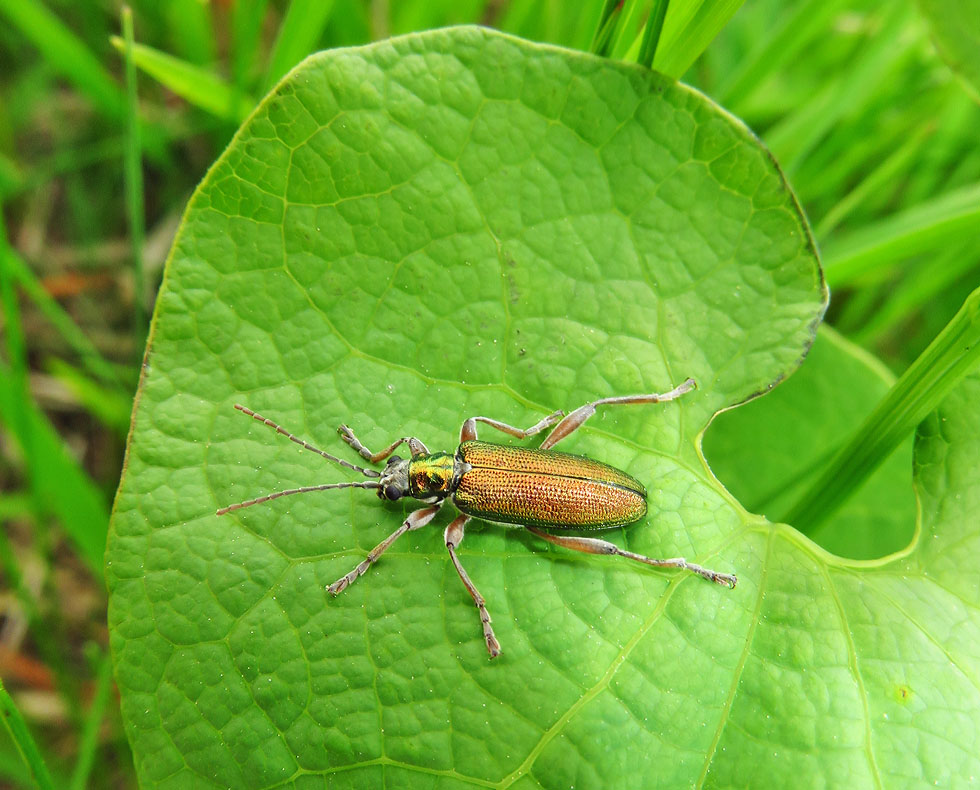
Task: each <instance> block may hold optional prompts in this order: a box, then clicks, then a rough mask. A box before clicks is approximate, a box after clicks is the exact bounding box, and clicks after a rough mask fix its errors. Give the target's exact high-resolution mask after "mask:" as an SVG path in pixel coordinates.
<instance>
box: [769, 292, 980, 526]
mask: <svg viewBox="0 0 980 790" xmlns="http://www.w3.org/2000/svg"><path fill="white" fill-rule="evenodd" d="M978 359H980V288H978V289H977V290H975V291H974V292H973V293H971V294H970V295H969V296H968V297H967V298H966V301H965V302H964V303H963V306H962V307H961V308H960V310H959V312H958V313H957V314H956V315H955V316H954V317H953V320H952V321H950V322H949V323H948V324H947V325H946V327H945V328H944V329H943V331H942V332H940V333H939V335H938V336H937V337H936V339H935V340H933V341H932V343H930V344H929V347H928V348H927V349H926V350H925V351H923V352H922V354H921V355H920V356H919V358H918V359H917V360H915V362H913V363H912V364H911V365H910V366H909V369H908V370H906V371H905V374H904V375H903V376H902V377H901V378H900V379H899V380H898V381H897V382H896V383H895V386H893V387H892V388H891V390H889V392H888V394H887V395H885V397H884V399H883V400H882V401H881V403H879V404H878V406H877V407H876V408H875V410H874V411H873V412H872V413H871V415H870V416H869V417H868V419H867V420H865V422H864V424H863V425H862V426H861V427H860V428H859V429H858V430H857V432H856V433H855V434H854V435H853V436H852V437H851V439H850V441H849V442H847V444H845V445H844V447H842V448H841V450H840V451H839V452H838V453H837V454H836V455H835V456H834V458H833V460H832V461H831V462H830V464H829V465H828V466H827V467H826V468H825V470H824V472H823V474H822V475H820V477H819V478H818V479H817V481H816V483H815V484H814V485H813V486H812V487H811V488H810V489H809V490H808V491H807V492H806V493H805V494H804V495H803V496H802V497H801V498H800V499H799V501H798V502H797V503H796V505H795V506H793V507H792V508H791V509H790V510H789V512H788V513H787V514H786V516H785V517H784V518H783V519H782V520H783V521H785V522H787V523H789V524H792V525H793V526H795V527H796V528H797V529H799V530H800V531H801V532H804V533H809V532H812V531H813V530H814V528H816V527H817V526H818V525H820V524H821V523H823V522H824V521H826V520H827V519H828V518H829V517H830V516H831V515H833V513H834V512H835V511H836V510H837V509H838V508H839V507H840V506H841V505H842V504H844V502H845V501H846V500H847V498H848V497H850V496H851V495H852V494H853V493H854V492H855V491H856V490H857V489H858V488H860V486H861V484H862V483H863V482H864V481H865V480H866V479H867V478H868V477H869V476H870V475H871V473H872V472H873V471H874V470H875V469H876V468H877V467H878V466H879V465H880V464H881V463H882V462H883V461H884V460H885V459H886V458H888V456H889V455H891V453H892V451H893V450H894V449H895V448H896V447H897V446H898V445H899V443H900V442H901V441H902V440H903V439H904V438H905V437H906V436H908V434H909V433H910V432H911V431H913V430H914V429H915V427H916V426H917V425H918V424H919V423H920V422H922V420H923V419H925V417H926V415H927V414H929V412H931V411H932V410H933V409H935V408H936V406H937V405H938V404H939V402H940V401H941V400H942V399H943V398H944V397H945V396H946V394H947V393H948V392H949V391H950V390H951V389H952V388H953V387H954V386H955V385H956V384H958V383H959V381H960V379H962V378H963V377H964V376H965V375H966V374H967V373H969V372H970V370H971V369H972V368H973V367H974V365H975V364H976V363H977V361H978Z"/></svg>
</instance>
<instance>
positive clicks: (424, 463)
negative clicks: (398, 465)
mask: <svg viewBox="0 0 980 790" xmlns="http://www.w3.org/2000/svg"><path fill="white" fill-rule="evenodd" d="M455 478H456V459H455V458H454V457H453V456H452V455H450V454H449V453H429V454H428V455H417V456H415V457H414V458H413V459H412V460H411V461H409V464H408V492H409V493H410V494H411V495H412V496H413V497H415V498H416V499H432V498H435V499H443V498H445V497H447V496H449V495H450V494H451V493H452V492H453V489H454V487H455V486H454V485H453V484H454V482H455Z"/></svg>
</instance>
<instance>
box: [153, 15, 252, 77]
mask: <svg viewBox="0 0 980 790" xmlns="http://www.w3.org/2000/svg"><path fill="white" fill-rule="evenodd" d="M236 5H248V3H236ZM163 6H164V9H165V12H166V15H167V21H168V23H169V26H170V30H171V37H172V40H173V42H174V45H175V48H176V50H177V52H179V53H180V55H181V56H183V57H184V58H185V59H186V60H189V61H190V62H191V63H196V64H198V65H204V64H209V63H213V62H214V60H215V54H214V42H215V40H216V36H215V34H214V30H213V29H212V27H211V4H210V3H209V2H203V1H202V0H168V2H167V3H164V4H163Z"/></svg>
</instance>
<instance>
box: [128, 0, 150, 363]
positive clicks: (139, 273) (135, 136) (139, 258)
mask: <svg viewBox="0 0 980 790" xmlns="http://www.w3.org/2000/svg"><path fill="white" fill-rule="evenodd" d="M122 27H123V36H124V37H125V41H126V46H125V59H126V98H127V112H126V158H125V162H124V172H125V185H126V219H127V221H128V224H129V241H130V245H131V247H132V250H133V292H134V295H133V333H134V335H135V338H134V340H135V343H134V344H133V345H134V348H135V349H136V353H137V354H139V353H140V352H141V350H142V348H143V343H144V342H145V339H146V277H145V276H144V273H143V238H144V237H145V235H146V233H145V229H144V222H145V220H144V217H143V211H144V205H143V156H142V145H141V142H140V124H139V99H138V97H137V95H136V66H135V64H134V63H133V12H132V10H131V9H130V8H129V6H123V9H122Z"/></svg>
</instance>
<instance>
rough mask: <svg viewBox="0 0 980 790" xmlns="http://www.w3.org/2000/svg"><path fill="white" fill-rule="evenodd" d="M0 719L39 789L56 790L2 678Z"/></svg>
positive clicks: (0, 686) (0, 679) (0, 680)
mask: <svg viewBox="0 0 980 790" xmlns="http://www.w3.org/2000/svg"><path fill="white" fill-rule="evenodd" d="M0 718H2V719H3V721H4V724H6V725H7V729H8V730H9V732H10V736H11V737H12V738H13V740H14V743H15V744H16V745H17V749H18V751H20V754H21V757H23V758H24V762H25V763H27V766H28V767H29V768H30V769H31V771H32V772H33V774H34V780H35V781H36V782H37V785H38V787H40V788H41V790H54V783H53V782H52V781H51V774H50V773H49V772H48V766H47V765H45V763H44V760H43V759H42V758H41V752H40V751H39V750H38V748H37V744H36V743H35V742H34V738H33V737H31V731H30V730H29V729H27V722H25V721H24V717H23V716H21V715H20V711H19V710H18V709H17V705H16V704H14V700H13V698H12V697H11V696H10V694H9V693H8V692H7V689H6V688H4V685H3V679H2V678H0Z"/></svg>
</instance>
